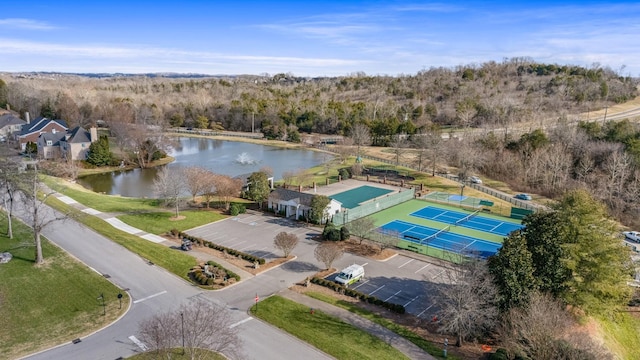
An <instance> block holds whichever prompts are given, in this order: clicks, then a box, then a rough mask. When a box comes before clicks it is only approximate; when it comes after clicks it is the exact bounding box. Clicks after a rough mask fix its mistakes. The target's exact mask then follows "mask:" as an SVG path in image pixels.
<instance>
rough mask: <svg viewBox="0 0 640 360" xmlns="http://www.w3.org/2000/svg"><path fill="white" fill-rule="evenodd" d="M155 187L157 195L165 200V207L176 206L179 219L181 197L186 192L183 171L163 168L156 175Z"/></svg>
mask: <svg viewBox="0 0 640 360" xmlns="http://www.w3.org/2000/svg"><path fill="white" fill-rule="evenodd" d="M153 187H154V191H155V193H156V194H158V196H159V197H160V198H161V199H163V200H164V203H165V205H169V206H171V205H172V206H175V211H176V218H177V217H178V216H179V215H180V204H181V202H182V198H181V196H182V194H183V193H184V191H185V190H186V186H185V182H184V175H183V171H182V169H181V168H177V169H169V168H168V167H166V166H165V167H163V168H162V169H160V171H158V173H157V174H156V178H155V179H154V180H153Z"/></svg>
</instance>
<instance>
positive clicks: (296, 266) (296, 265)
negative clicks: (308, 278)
mask: <svg viewBox="0 0 640 360" xmlns="http://www.w3.org/2000/svg"><path fill="white" fill-rule="evenodd" d="M282 268H283V269H286V270H290V271H293V272H310V271H319V270H320V268H319V267H318V266H317V265H316V264H313V263H310V262H306V261H295V260H294V261H289V262H286V263H284V264H282Z"/></svg>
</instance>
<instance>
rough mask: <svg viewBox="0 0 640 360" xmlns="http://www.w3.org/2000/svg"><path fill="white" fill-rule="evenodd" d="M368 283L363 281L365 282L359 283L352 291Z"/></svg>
mask: <svg viewBox="0 0 640 360" xmlns="http://www.w3.org/2000/svg"><path fill="white" fill-rule="evenodd" d="M368 282H369V280H365V281H363V282H361V283H360V284H359V285H358V286H356V287H354V288H353V289H354V290H355V289H357V288H359V287H360V286H362V285H364V284H366V283H368Z"/></svg>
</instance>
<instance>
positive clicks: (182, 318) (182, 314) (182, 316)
mask: <svg viewBox="0 0 640 360" xmlns="http://www.w3.org/2000/svg"><path fill="white" fill-rule="evenodd" d="M180 320H181V322H182V355H184V313H182V312H180Z"/></svg>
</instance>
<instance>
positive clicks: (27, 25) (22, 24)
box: [0, 18, 58, 30]
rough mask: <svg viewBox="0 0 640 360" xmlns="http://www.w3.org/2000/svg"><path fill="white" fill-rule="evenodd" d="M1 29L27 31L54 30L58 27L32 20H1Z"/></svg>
mask: <svg viewBox="0 0 640 360" xmlns="http://www.w3.org/2000/svg"><path fill="white" fill-rule="evenodd" d="M0 27H6V28H13V29H26V30H54V29H57V28H58V27H57V26H53V25H50V24H48V23H46V22H43V21H37V20H31V19H17V18H13V19H0Z"/></svg>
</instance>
